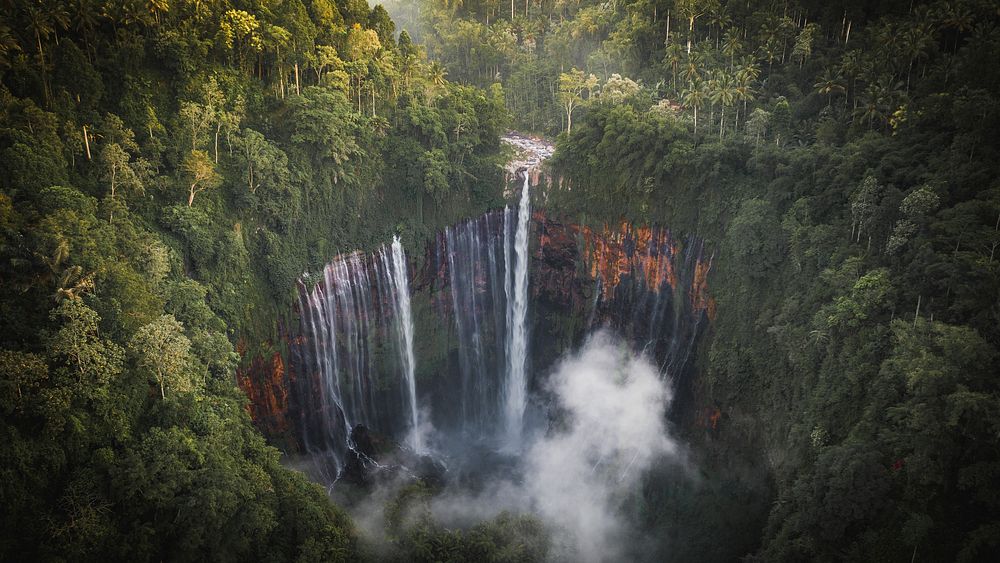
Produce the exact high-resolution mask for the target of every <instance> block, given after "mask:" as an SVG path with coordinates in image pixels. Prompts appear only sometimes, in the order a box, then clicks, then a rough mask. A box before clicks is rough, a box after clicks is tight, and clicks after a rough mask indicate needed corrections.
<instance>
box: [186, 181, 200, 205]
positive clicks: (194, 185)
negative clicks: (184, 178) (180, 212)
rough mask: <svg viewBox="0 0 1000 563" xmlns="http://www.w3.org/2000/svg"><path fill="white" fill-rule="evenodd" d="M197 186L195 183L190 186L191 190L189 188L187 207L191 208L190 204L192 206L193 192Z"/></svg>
mask: <svg viewBox="0 0 1000 563" xmlns="http://www.w3.org/2000/svg"><path fill="white" fill-rule="evenodd" d="M197 186H198V183H197V182H195V183H194V184H191V188H190V190H189V194H188V207H191V206H192V204H194V194H195V193H196V192H195V188H196V187H197Z"/></svg>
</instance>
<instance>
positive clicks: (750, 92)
mask: <svg viewBox="0 0 1000 563" xmlns="http://www.w3.org/2000/svg"><path fill="white" fill-rule="evenodd" d="M759 78H760V67H759V66H757V63H755V62H754V61H753V59H751V58H750V57H746V58H744V59H743V60H741V61H740V65H739V70H737V71H736V84H737V88H738V90H739V96H740V99H742V100H743V115H747V102H749V101H750V100H752V99H753V96H754V94H756V91H755V90H754V88H753V85H754V84H755V83H756V82H757V80H758V79H759Z"/></svg>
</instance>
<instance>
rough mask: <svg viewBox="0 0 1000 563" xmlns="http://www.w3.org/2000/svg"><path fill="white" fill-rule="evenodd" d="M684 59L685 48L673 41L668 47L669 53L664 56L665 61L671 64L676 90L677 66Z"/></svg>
mask: <svg viewBox="0 0 1000 563" xmlns="http://www.w3.org/2000/svg"><path fill="white" fill-rule="evenodd" d="M683 60H684V49H682V48H681V45H680V43H671V44H670V46H669V47H667V54H666V56H665V57H664V62H666V63H667V64H669V65H670V72H671V73H672V74H673V81H674V91H675V92H676V91H677V67H678V66H680V64H681V61H683Z"/></svg>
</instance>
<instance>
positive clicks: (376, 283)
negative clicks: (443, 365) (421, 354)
mask: <svg viewBox="0 0 1000 563" xmlns="http://www.w3.org/2000/svg"><path fill="white" fill-rule="evenodd" d="M308 280H309V276H308V275H305V276H303V279H302V280H300V281H299V316H300V325H301V332H302V335H303V337H305V340H306V341H307V342H309V343H310V344H311V346H309V347H308V348H306V350H305V353H303V354H302V355H303V357H304V360H305V361H304V362H303V363H304V365H303V368H304V369H305V375H306V377H307V378H308V380H309V381H310V384H309V385H307V386H304V387H303V388H302V389H301V392H300V395H301V397H300V399H299V400H300V403H301V405H300V408H302V412H301V413H300V417H301V419H302V423H303V426H304V428H306V429H307V430H306V431H305V432H303V446H304V447H305V449H306V451H308V452H309V453H311V454H314V455H316V456H317V457H318V458H321V459H324V460H328V462H329V465H330V466H332V467H330V468H323V471H324V473H326V474H328V475H329V476H331V477H333V478H335V477H336V472H337V471H339V469H340V468H342V467H343V463H344V458H345V455H346V453H347V450H348V449H350V448H352V447H353V445H352V444H351V441H350V435H351V429H352V428H354V427H355V426H356V425H359V424H361V425H364V426H366V427H368V428H370V429H372V430H375V431H377V432H381V433H385V434H388V435H402V434H404V433H406V434H408V442H409V445H410V446H411V447H412V448H413V449H415V450H417V451H420V450H421V449H423V444H422V443H421V440H420V436H419V432H418V413H419V409H418V406H417V393H416V360H415V355H414V350H413V340H414V335H413V333H414V329H413V325H414V323H413V313H412V310H411V306H410V283H409V276H408V274H407V261H406V254H405V252H404V251H403V245H402V243H401V242H400V240H399V238H398V237H396V238H394V239H393V242H392V244H391V245H389V246H384V247H382V248H381V249H379V250H378V251H377V252H375V253H373V254H371V255H365V254H363V253H360V252H352V253H350V254H346V255H341V256H338V257H337V258H335V259H334V260H333V261H331V262H330V263H329V264H327V266H326V267H325V268H324V269H323V275H322V278H321V280H320V281H319V282H318V283H316V284H315V285H314V286H313V287H312V288H311V289H310V288H309V287H308V286H307V283H306V282H307V281H308ZM383 349H388V351H389V352H390V353H389V354H384V353H383ZM391 375H395V376H397V377H398V379H397V382H398V383H393V382H392V381H391ZM387 376H390V377H387ZM399 391H402V393H399ZM330 480H331V481H332V480H333V479H330Z"/></svg>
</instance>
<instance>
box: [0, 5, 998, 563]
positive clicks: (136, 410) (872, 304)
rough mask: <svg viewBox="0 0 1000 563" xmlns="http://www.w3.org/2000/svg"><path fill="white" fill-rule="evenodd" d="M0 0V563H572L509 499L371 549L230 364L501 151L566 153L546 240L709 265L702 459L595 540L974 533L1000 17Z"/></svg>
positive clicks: (640, 488) (407, 504)
mask: <svg viewBox="0 0 1000 563" xmlns="http://www.w3.org/2000/svg"><path fill="white" fill-rule="evenodd" d="M2 6H3V9H2V11H0V414H2V416H0V438H2V441H3V442H4V447H3V449H2V450H0V472H2V473H0V475H2V476H3V483H2V484H0V500H2V501H3V504H4V511H3V512H2V515H0V523H2V524H3V529H4V530H5V532H3V533H2V534H0V560H21V561H29V560H108V559H111V560H247V559H260V560H268V561H272V560H273V561H281V560H299V561H331V560H358V559H376V560H383V559H390V560H401V561H402V560H405V561H440V560H451V561H461V560H502V561H514V560H545V559H547V558H549V559H551V558H553V557H555V558H558V554H559V553H561V552H560V551H559V546H558V545H557V544H558V542H553V540H552V538H551V537H550V536H549V535H548V530H547V529H546V524H545V522H544V520H539V519H537V518H536V516H532V515H530V514H524V515H511V514H502V515H501V516H499V517H497V518H494V519H488V520H485V521H482V522H480V521H475V522H470V523H469V524H468V525H467V526H464V527H454V526H448V525H445V524H443V523H441V522H439V521H437V520H436V519H435V517H434V516H433V515H432V514H431V511H430V508H429V507H430V506H431V503H432V499H434V498H435V495H437V494H439V493H441V491H440V487H439V485H438V484H435V483H433V482H426V483H421V482H416V483H413V484H411V485H409V486H407V487H406V488H404V489H402V490H401V491H397V492H396V493H395V496H393V497H391V498H389V499H387V500H386V502H385V503H384V505H385V518H384V522H382V524H381V525H380V526H381V528H383V529H382V533H383V535H384V536H385V537H384V538H382V539H381V540H380V541H379V542H373V541H371V540H370V538H366V535H365V534H364V533H362V532H359V531H358V522H359V521H360V520H355V519H352V518H351V517H349V516H348V515H347V514H346V513H345V512H344V510H343V509H342V508H340V507H339V506H338V505H337V504H336V503H335V502H333V501H331V499H330V496H329V495H328V494H327V493H328V492H329V491H324V489H323V487H320V486H318V485H316V484H313V483H310V482H309V481H308V480H307V479H306V478H305V477H304V476H303V475H302V474H301V473H299V472H298V471H295V470H292V469H289V468H288V467H287V465H288V463H287V459H286V458H284V457H283V456H282V452H281V451H279V450H278V449H276V447H275V445H277V446H279V447H281V446H282V444H274V445H268V443H267V442H266V440H265V438H264V436H262V435H261V433H260V432H259V429H258V428H257V427H255V426H254V425H253V422H252V421H251V419H250V416H249V414H248V409H247V403H248V399H247V396H246V395H245V394H244V392H243V391H242V390H241V389H240V388H239V387H238V386H237V381H236V376H235V374H236V372H237V370H241V371H246V369H247V367H248V365H249V364H250V363H251V362H252V361H253V360H254V359H255V358H258V357H271V355H272V354H277V355H278V357H284V356H287V353H288V351H287V349H286V348H285V347H286V346H287V342H285V341H283V340H282V334H283V332H282V331H283V329H284V327H286V326H288V325H291V324H293V323H295V322H297V321H296V320H295V319H294V318H293V317H294V314H293V311H295V310H296V309H295V307H296V303H295V301H296V296H297V294H296V284H297V281H298V280H299V279H300V276H301V275H302V274H303V272H309V271H313V272H315V271H321V270H322V269H323V267H324V265H325V264H327V263H328V261H329V260H330V259H331V258H333V257H334V256H336V255H338V254H340V253H341V252H346V251H349V250H352V249H365V250H370V249H373V248H375V247H376V246H377V245H378V244H380V243H384V242H385V241H386V240H388V239H389V238H390V237H391V236H392V235H402V237H403V238H404V240H406V241H407V243H408V244H410V243H412V246H411V248H414V247H417V245H419V244H421V243H423V242H424V241H426V240H433V239H434V237H435V236H437V233H439V232H441V231H443V230H444V229H445V228H446V227H448V226H449V225H454V224H456V223H458V222H459V221H461V220H464V219H467V218H470V217H476V216H478V215H479V214H481V213H483V212H485V211H487V210H491V209H493V210H495V209H501V208H503V206H504V204H505V203H510V202H509V201H508V200H507V199H505V185H504V175H503V169H502V166H501V165H502V164H503V163H504V162H505V161H506V160H507V158H508V154H507V151H506V150H504V149H503V148H502V147H503V145H502V144H501V141H500V136H501V135H502V134H503V133H504V132H505V130H506V129H507V128H508V127H514V128H517V129H519V130H522V131H526V132H532V133H537V134H539V135H547V136H550V137H552V138H554V139H556V153H555V155H554V156H553V158H552V159H551V161H550V162H549V163H548V165H547V175H548V177H549V181H548V182H547V184H546V185H544V186H540V187H539V188H536V189H537V190H538V191H537V192H536V193H533V195H532V199H533V201H534V204H535V205H537V206H539V207H542V208H544V212H545V213H547V214H548V216H549V217H550V218H552V220H553V221H554V220H561V221H565V222H567V223H572V224H574V225H580V226H581V227H580V228H581V229H584V228H593V229H595V230H597V229H600V228H602V227H603V226H605V225H617V224H629V225H659V226H666V227H669V229H671V230H672V231H673V232H676V233H679V234H681V233H683V234H686V235H690V236H695V237H698V240H699V241H702V244H703V248H704V250H703V252H704V254H705V258H706V261H705V264H710V265H711V266H710V267H711V269H710V270H702V271H701V273H700V274H699V275H702V276H705V277H707V280H708V281H707V283H708V285H709V286H710V287H711V293H712V295H713V298H714V300H715V301H713V305H712V315H713V318H712V322H711V326H710V327H708V328H707V329H706V334H705V336H704V342H703V344H702V345H701V346H700V347H699V348H698V354H697V357H696V358H694V359H693V363H694V372H695V375H694V376H692V377H690V378H687V379H684V380H678V381H675V382H674V384H675V390H674V392H675V394H676V399H675V400H674V402H673V404H672V406H671V408H670V412H669V413H663V414H664V416H665V417H669V418H668V420H669V422H670V424H669V426H670V428H671V429H672V430H673V431H675V432H676V433H677V435H678V436H680V437H681V438H682V439H683V441H684V443H685V444H686V448H687V450H688V454H687V455H688V457H689V458H690V459H689V461H688V466H687V469H686V470H685V471H679V470H677V469H676V467H675V466H670V465H662V466H657V467H654V469H653V470H652V471H650V472H648V474H644V475H643V477H642V480H641V482H640V483H639V484H638V485H637V486H636V487H635V490H634V491H632V492H631V493H630V495H628V498H627V499H626V500H625V501H623V502H622V512H623V513H625V516H623V518H626V519H627V521H628V522H629V523H630V526H631V527H632V528H634V530H632V531H634V536H630V537H632V538H633V539H634V540H635V541H634V542H633V545H631V547H630V549H627V550H625V551H623V552H621V553H624V554H627V555H628V558H645V559H648V560H651V561H652V560H655V561H691V560H703V561H733V560H739V559H741V558H742V559H743V560H747V561H950V560H960V561H981V560H990V556H991V554H993V553H994V552H996V550H997V549H998V547H1000V546H998V544H1000V502H998V500H997V498H998V496H997V490H998V489H997V487H998V483H1000V449H998V446H1000V418H998V413H1000V385H998V382H997V381H996V372H997V366H998V365H1000V361H998V360H1000V358H998V352H1000V351H998V349H997V343H998V342H1000V329H998V326H1000V256H998V255H997V253H996V250H997V248H998V246H1000V181H998V180H997V178H998V177H1000V141H998V137H997V135H996V131H997V130H998V128H1000V70H998V68H997V65H996V63H997V61H998V60H1000V7H998V6H997V4H996V3H995V2H992V1H990V0H930V1H920V0H913V1H911V0H906V1H902V0H899V1H892V2H878V3H874V2H873V3H866V2H855V1H837V2H818V1H810V0H780V1H776V0H740V1H725V0H635V1H632V0H621V1H612V2H603V1H602V2H596V1H593V0H579V1H574V2H566V1H562V0H552V1H550V0H540V1H535V0H526V1H525V2H524V3H520V2H519V1H511V2H508V3H504V2H501V1H498V0H466V1H464V2H463V1H459V0H454V1H447V2H439V1H437V0H434V1H431V0H392V1H389V2H386V4H385V7H383V6H374V7H370V6H369V5H368V4H367V3H366V2H365V1H364V0H336V1H334V0H268V1H242V0H218V1H198V0H176V1H174V2H167V1H166V0H152V1H149V2H130V1H126V2H120V1H103V0H73V1H70V2H57V1H47V0H30V1H29V0H7V1H4V2H3V3H2ZM525 189H527V185H526V187H525ZM508 197H509V194H508ZM504 228H506V227H504ZM448 232H449V233H450V232H452V231H448ZM505 232H506V231H505ZM581 232H582V231H581ZM677 238H678V239H680V238H681V237H680V235H678V237H677ZM538 252H541V251H538ZM706 272H707V273H706ZM473 281H475V282H476V283H478V284H480V285H481V284H482V283H483V282H482V281H481V280H479V279H478V278H477V279H476V280H473ZM473 302H474V298H473ZM455 307H456V309H457V308H458V305H457V301H456V305H455ZM540 310H541V309H540V308H536V309H529V312H530V313H531V314H532V315H538V316H540V315H541V313H539V312H538V311H540ZM543 321H545V322H555V321H552V320H551V319H542V320H536V321H535V324H536V325H538V324H539V323H541V322H543ZM579 321H580V319H569V320H566V321H565V323H566V325H567V326H577V325H578V324H580V322H579ZM559 322H563V321H559ZM566 330H567V332H568V331H569V330H570V329H566ZM567 340H572V339H571V338H568V337H567ZM417 360H418V362H419V361H420V358H419V357H418V358H417ZM544 360H545V362H547V363H551V362H552V361H553V360H554V358H545V359H544ZM536 363H541V362H536ZM426 383H428V382H426V381H425V382H424V383H421V384H422V385H423V384H426ZM552 418H553V419H557V417H556V415H552ZM558 426H559V424H554V425H553V427H558ZM284 453H288V452H284ZM283 463H284V465H283ZM595 467H596V465H595ZM682 473H683V474H682ZM373 498H377V496H374V497H373ZM338 500H339V499H338ZM383 500H385V499H383ZM414 513H416V516H414ZM639 538H641V541H640V539H639ZM376 543H378V545H375V544H376ZM382 543H384V544H385V545H381V544H382ZM553 554H556V555H553ZM591 557H594V556H593V555H591Z"/></svg>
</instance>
